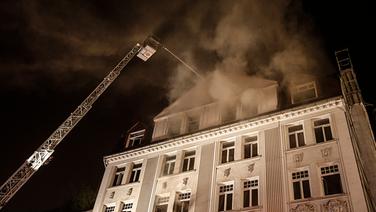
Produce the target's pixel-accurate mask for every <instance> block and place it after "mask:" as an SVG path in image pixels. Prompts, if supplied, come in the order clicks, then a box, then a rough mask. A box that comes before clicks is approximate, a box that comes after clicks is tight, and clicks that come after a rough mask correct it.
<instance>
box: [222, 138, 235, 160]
mask: <svg viewBox="0 0 376 212" xmlns="http://www.w3.org/2000/svg"><path fill="white" fill-rule="evenodd" d="M231 143H232V145H231V146H227V147H224V145H225V144H231ZM220 144H221V155H220V158H221V160H220V164H225V163H229V162H232V161H235V141H234V140H231V141H222V142H221V143H220ZM231 150H232V153H231ZM224 151H226V161H225V162H224V161H223V155H224V154H223V152H224ZM231 155H232V160H230V158H231V157H230V156H231Z"/></svg>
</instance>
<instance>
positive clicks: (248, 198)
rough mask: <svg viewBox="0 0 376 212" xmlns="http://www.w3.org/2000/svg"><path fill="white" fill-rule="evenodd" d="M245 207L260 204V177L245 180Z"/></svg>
mask: <svg viewBox="0 0 376 212" xmlns="http://www.w3.org/2000/svg"><path fill="white" fill-rule="evenodd" d="M243 186H244V187H243V188H244V191H243V207H244V208H247V207H254V206H258V197H259V195H258V191H259V189H258V179H255V180H247V181H245V182H244V185H243Z"/></svg>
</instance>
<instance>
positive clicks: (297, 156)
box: [293, 152, 304, 163]
mask: <svg viewBox="0 0 376 212" xmlns="http://www.w3.org/2000/svg"><path fill="white" fill-rule="evenodd" d="M293 157H294V161H295V162H296V163H299V162H302V161H303V157H304V153H303V152H302V153H299V154H295V155H294V156H293Z"/></svg>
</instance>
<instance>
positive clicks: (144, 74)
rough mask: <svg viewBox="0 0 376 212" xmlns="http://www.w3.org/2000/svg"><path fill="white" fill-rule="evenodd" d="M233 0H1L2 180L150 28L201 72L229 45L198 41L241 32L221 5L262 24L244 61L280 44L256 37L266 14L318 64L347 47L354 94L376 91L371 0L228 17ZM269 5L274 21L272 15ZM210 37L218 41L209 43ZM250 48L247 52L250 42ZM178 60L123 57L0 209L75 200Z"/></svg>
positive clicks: (320, 1)
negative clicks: (47, 157)
mask: <svg viewBox="0 0 376 212" xmlns="http://www.w3.org/2000/svg"><path fill="white" fill-rule="evenodd" d="M232 2H236V1H203V0H201V1H199V0H191V1H188V0H187V1H167V0H162V1H154V2H153V1H146V0H141V1H140V0H128V1H116V0H114V1H74V0H65V1H45V0H44V1H36V0H29V1H26V0H25V1H18V0H3V1H1V3H0V18H1V22H0V96H1V110H0V117H1V118H2V125H1V126H2V127H1V134H0V136H1V140H0V142H1V145H0V161H2V163H1V166H0V183H3V182H5V181H6V179H7V178H8V177H9V176H10V175H11V174H12V173H13V172H14V171H15V170H16V169H17V168H18V167H19V166H20V165H21V164H22V163H23V162H24V161H25V160H26V159H27V158H28V157H29V156H30V155H31V154H32V153H33V151H34V150H36V149H37V148H38V146H40V145H41V144H42V143H43V142H44V140H45V139H46V138H47V137H48V136H49V135H50V134H51V133H52V132H53V131H54V130H55V129H56V128H57V127H58V126H59V125H60V124H61V122H62V121H63V120H64V119H65V118H67V116H68V115H69V114H70V112H72V111H73V110H74V109H75V108H76V107H77V106H78V105H79V104H80V103H81V101H83V100H84V98H86V96H87V95H88V94H89V93H90V92H91V91H92V90H93V89H94V88H95V87H96V86H97V84H98V83H99V82H100V81H101V80H102V78H103V77H104V76H105V75H107V74H108V72H109V71H110V70H111V69H112V68H113V67H114V65H116V63H117V62H118V61H119V60H120V59H121V58H122V57H123V56H124V55H125V54H126V53H127V51H129V50H130V48H131V47H132V46H133V45H134V44H135V43H136V42H142V41H143V40H144V39H145V38H146V36H147V35H149V34H154V35H156V36H157V37H159V38H160V40H161V42H162V43H163V44H165V45H166V46H168V47H169V48H170V49H173V51H174V52H175V53H177V54H178V55H181V56H183V57H185V59H186V60H187V61H189V62H191V64H192V63H193V64H194V65H195V66H196V67H197V68H198V69H199V70H200V71H202V73H204V72H205V73H208V72H210V70H211V69H212V68H213V67H215V66H216V65H215V64H218V61H223V58H224V57H226V54H227V53H223V51H219V50H218V49H219V48H211V47H210V46H209V47H207V46H206V45H210V44H215V45H217V46H219V44H223V43H225V44H226V45H225V46H226V47H227V45H229V46H230V47H234V46H235V47H236V45H232V43H234V42H236V41H239V40H240V41H242V40H241V39H240V38H239V37H240V36H241V35H243V34H242V33H241V32H239V34H237V33H236V30H235V32H234V34H233V37H232V36H231V35H232V34H231V33H229V34H230V36H229V37H225V36H223V37H221V36H222V32H226V29H227V28H226V27H221V26H222V25H221V23H226V21H223V20H228V19H225V18H223V17H232V19H231V18H230V19H231V20H235V22H236V21H239V22H243V24H239V26H236V24H235V26H232V27H235V28H236V27H237V28H238V29H243V28H244V26H248V25H249V26H252V27H253V28H252V30H255V29H256V30H257V31H261V33H255V35H258V36H259V37H260V35H262V36H261V37H262V38H257V39H256V40H255V41H258V40H260V41H263V42H262V45H258V43H257V46H256V47H254V46H255V45H253V46H252V47H249V48H248V46H246V47H247V49H246V50H244V52H247V54H242V55H241V56H244V55H248V56H249V55H250V58H254V60H252V61H251V60H249V61H248V65H249V66H251V65H252V66H253V65H254V67H256V66H257V67H263V66H262V65H263V64H268V63H269V62H268V61H270V58H272V55H274V53H275V52H278V51H280V50H281V49H282V50H283V49H284V48H285V45H286V42H285V41H284V40H283V39H282V38H279V39H280V40H281V42H275V43H272V42H270V41H264V40H262V39H264V38H265V37H267V36H269V35H270V36H271V37H274V36H275V35H274V33H278V30H277V31H273V30H272V29H273V28H275V27H274V26H272V25H273V24H276V25H278V27H280V28H281V29H283V30H284V32H285V31H287V33H286V35H291V34H292V35H299V36H296V39H300V40H301V41H302V43H303V44H304V49H305V50H306V52H308V53H307V55H313V57H314V59H315V61H319V62H320V61H322V60H325V61H327V62H322V64H324V65H323V67H324V68H323V71H324V72H325V71H326V69H327V68H328V67H329V68H332V69H335V68H336V64H335V58H334V51H335V50H339V49H342V48H349V49H350V54H351V56H352V60H353V64H354V67H355V69H356V73H357V76H358V79H359V81H360V86H361V89H362V90H363V94H364V97H365V99H366V101H367V102H368V103H370V104H375V103H376V95H375V92H374V90H375V89H374V86H373V85H372V83H373V80H372V78H371V73H372V71H374V65H372V64H373V63H374V60H375V58H376V55H375V50H374V48H373V47H374V44H375V39H374V38H375V33H374V32H372V31H373V30H374V27H375V26H376V24H375V21H374V20H376V19H375V18H374V17H373V16H374V8H373V7H372V6H371V3H370V2H366V1H355V0H354V1H339V0H338V1H337V0H334V1H324V0H317V1H307V0H305V1H293V0H292V1H277V0H273V1H270V2H269V1H268V3H265V2H264V1H260V2H264V3H245V5H247V6H249V10H248V8H247V7H245V8H246V9H247V10H242V11H241V12H242V15H239V16H235V18H234V17H233V16H227V15H228V13H230V12H229V11H234V10H232V8H233V5H232V4H233V3H232ZM239 2H241V3H239V4H240V5H241V4H243V3H244V1H239ZM249 2H257V1H255V0H253V1H249ZM280 2H282V3H280ZM275 5H277V6H275ZM281 5H282V6H281ZM281 8H283V9H282V10H281ZM268 12H270V14H268ZM274 12H275V13H277V15H276V14H274ZM248 15H249V19H247V20H244V19H245V18H247V17H248ZM275 16H277V17H279V18H280V19H278V18H276V19H278V20H281V21H280V22H274V17H275ZM244 23H245V24H244ZM254 26H257V28H254ZM218 29H221V30H224V31H221V32H219V31H218ZM229 29H230V30H231V28H229ZM252 30H251V32H252ZM243 32H248V30H247V29H244V30H243ZM265 32H267V33H265ZM223 34H226V33H223ZM221 38H224V39H222V40H223V41H224V42H222V43H221V42H220V41H221ZM294 38H295V37H294V36H293V38H289V42H287V43H290V41H291V40H294ZM210 39H212V40H217V41H218V40H219V41H218V42H219V43H218V42H213V43H210ZM205 40H209V42H204V41H205ZM246 40H247V39H246ZM277 40H278V39H277ZM198 43H199V44H198ZM247 45H249V46H251V45H252V44H247ZM237 48H238V47H237ZM308 48H309V49H308ZM230 49H231V48H230ZM249 49H252V50H254V52H252V53H249V51H248V50H249ZM270 49H272V50H270ZM307 49H308V50H307ZM260 52H262V53H260ZM312 52H313V53H312ZM315 52H316V53H315ZM317 52H319V53H317ZM192 55H193V56H192ZM252 56H253V57H252ZM320 58H324V59H320ZM255 61H256V62H255ZM260 64H261V65H260ZM178 65H179V64H178V63H177V62H176V60H175V59H174V58H172V57H171V56H170V55H168V54H167V53H166V52H164V51H162V50H161V51H159V52H157V53H156V55H155V56H153V57H152V58H151V60H149V61H147V62H146V63H143V62H142V61H140V60H139V59H136V58H135V59H134V60H132V61H131V62H130V64H129V65H128V66H127V67H126V68H125V70H124V72H123V73H122V75H121V76H120V77H119V78H118V79H117V80H116V81H115V82H114V83H113V84H112V85H111V86H110V88H109V89H108V90H107V91H106V92H105V93H104V94H103V95H102V97H101V98H100V99H99V100H98V101H97V102H96V104H95V105H94V107H93V109H92V110H91V111H90V112H89V113H88V114H87V115H86V116H85V117H84V118H83V120H82V121H81V122H80V123H79V124H78V125H77V126H76V127H75V129H74V130H73V131H72V132H71V133H70V134H69V135H68V136H67V137H66V138H65V139H64V141H63V142H62V143H61V144H60V145H59V146H58V147H57V149H56V151H55V153H54V155H53V160H52V161H51V162H50V163H49V164H48V165H47V166H43V167H41V168H40V169H39V171H38V172H37V173H36V174H35V175H34V176H33V177H32V178H31V179H30V180H29V181H28V182H27V183H26V184H25V185H24V186H23V188H21V190H20V191H19V192H18V193H17V194H16V195H15V196H14V197H13V198H12V199H11V201H10V202H9V203H8V205H7V206H6V207H5V208H4V209H3V211H69V210H72V211H74V210H79V209H84V208H85V207H87V204H85V202H83V199H84V198H82V196H85V195H86V196H89V197H92V196H93V193H95V192H97V189H98V188H99V184H100V181H101V178H102V174H103V171H104V165H103V162H102V158H103V156H105V155H109V154H111V153H114V152H119V151H120V149H119V144H120V143H121V136H122V134H123V133H124V132H125V131H126V130H127V129H128V128H130V127H131V126H132V125H133V124H134V123H135V122H136V121H143V122H150V121H151V120H152V117H153V116H155V115H156V114H157V113H158V112H160V111H161V110H162V109H163V107H165V106H166V105H168V102H169V100H170V99H171V98H173V97H176V96H178V95H179V94H180V93H179V92H178V93H176V84H177V83H176V82H178V84H179V85H180V84H181V83H179V82H180V81H179V80H184V81H185V82H186V81H189V82H191V83H192V82H193V81H194V79H192V78H193V76H192V75H191V74H190V73H189V72H184V73H185V75H184V74H183V75H184V76H183V78H181V75H178V74H176V73H175V71H176V70H177V69H176V67H177V66H178ZM316 68H317V67H316ZM254 71H255V72H257V71H258V70H254ZM251 73H252V72H251ZM372 74H374V73H372ZM188 85H189V83H188ZM181 89H182V88H180V90H181ZM177 90H179V89H177ZM183 90H184V89H183ZM172 91H173V92H172Z"/></svg>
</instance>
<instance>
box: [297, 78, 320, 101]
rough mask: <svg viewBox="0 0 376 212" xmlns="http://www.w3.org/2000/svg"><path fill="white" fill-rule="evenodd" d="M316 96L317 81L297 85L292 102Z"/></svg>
mask: <svg viewBox="0 0 376 212" xmlns="http://www.w3.org/2000/svg"><path fill="white" fill-rule="evenodd" d="M316 97H317V90H316V83H315V82H309V83H305V84H301V85H297V86H295V87H294V88H293V90H292V103H299V102H303V101H305V100H310V99H314V98H316Z"/></svg>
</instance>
